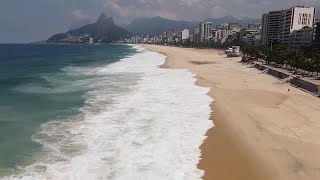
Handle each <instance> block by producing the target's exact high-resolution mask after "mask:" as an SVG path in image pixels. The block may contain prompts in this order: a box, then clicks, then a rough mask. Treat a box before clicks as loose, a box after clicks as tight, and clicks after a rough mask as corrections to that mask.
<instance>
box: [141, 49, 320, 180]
mask: <svg viewBox="0 0 320 180" xmlns="http://www.w3.org/2000/svg"><path fill="white" fill-rule="evenodd" d="M143 46H144V47H145V48H147V49H149V50H151V51H155V52H158V53H161V54H164V55H166V57H167V58H166V62H165V63H164V65H162V66H161V67H162V68H173V69H180V68H185V69H189V70H190V71H191V72H192V73H194V74H197V76H196V79H197V82H196V85H198V86H204V87H209V88H211V91H210V93H209V95H210V96H211V97H212V98H213V99H214V100H215V101H214V102H213V103H212V104H211V108H212V112H213V114H212V116H211V118H210V119H211V120H213V122H214V124H215V127H214V128H212V129H210V130H209V131H208V132H207V136H208V137H207V139H206V140H205V142H204V143H203V144H202V146H201V147H200V149H201V151H202V156H201V160H200V163H199V164H198V167H199V169H202V170H205V176H204V177H203V178H204V179H208V180H211V179H225V180H229V179H230V180H233V179H234V180H238V179H239V180H242V179H243V180H248V179H259V180H263V179H266V180H267V179H272V180H273V179H279V180H280V179H281V180H284V179H288V180H289V179H290V180H291V179H306V178H308V179H318V178H320V170H319V171H318V169H320V158H317V157H316V158H315V157H314V156H317V154H315V152H319V150H320V146H319V145H318V142H317V140H316V138H311V137H309V136H308V133H303V132H301V130H300V129H299V126H303V125H304V123H306V124H307V123H308V122H310V121H312V122H313V123H317V124H318V122H315V120H316V119H315V118H316V117H319V115H320V113H319V112H317V111H315V110H319V109H320V105H319V104H320V103H319V102H317V101H316V100H317V98H315V97H312V96H311V95H309V94H307V93H305V92H301V91H300V90H298V89H294V90H292V91H291V92H290V94H287V92H286V90H287V87H288V85H278V84H276V83H277V79H275V78H273V77H270V76H268V75H265V74H260V73H259V71H258V70H256V69H251V68H248V67H246V66H245V65H242V64H241V65H240V64H236V63H235V62H234V60H238V59H237V58H232V59H224V58H223V56H222V55H221V52H220V51H217V50H212V49H211V50H195V49H183V48H178V47H164V46H154V45H143ZM204 59H205V60H206V61H208V62H207V63H205V64H202V63H201V62H202V61H204ZM211 59H213V60H211ZM197 62H198V63H197ZM211 68H212V69H211ZM214 70H216V71H214ZM224 71H225V72H224ZM223 76H226V77H223ZM254 76H256V77H254ZM233 78H234V79H235V80H236V81H235V80H234V79H233ZM237 78H238V79H237ZM262 80H265V81H266V82H263V81H262ZM228 81H230V82H228ZM233 81H235V82H233ZM255 83H257V84H255ZM270 86H272V87H270ZM291 88H292V87H291ZM302 97H305V98H306V100H304V101H305V103H306V104H308V105H310V104H312V105H314V106H315V107H314V109H312V111H306V110H305V109H303V107H301V104H303V103H304V102H303V100H302V102H300V103H298V104H299V105H300V106H299V105H298V106H299V107H298V110H299V112H298V114H297V115H300V116H301V117H306V116H309V117H307V118H305V119H303V120H301V119H299V118H296V119H294V120H292V121H290V120H291V118H294V115H292V116H291V117H290V116H289V114H288V112H286V111H288V108H292V109H291V111H292V113H294V111H295V110H296V109H294V108H295V107H293V105H295V102H296V101H297V100H301V98H302ZM237 101H239V102H237ZM288 103H290V104H289V105H288ZM292 103H293V104H292ZM315 103H317V104H315ZM252 105H255V106H252ZM242 106H243V107H242ZM279 109H280V110H279ZM267 113H268V114H271V115H267V116H266V117H264V114H267ZM272 113H275V114H274V115H275V116H274V117H272ZM308 113H310V114H311V115H310V114H308ZM285 115H288V116H289V117H286V116H285ZM275 120H283V121H284V122H280V121H279V122H277V121H275ZM277 123H278V124H277ZM319 123H320V122H319ZM309 124H310V123H309ZM319 127H320V124H319ZM308 128H309V131H310V133H312V135H314V133H316V132H317V131H318V130H319V128H316V127H315V128H311V127H309V126H308ZM300 134H301V135H300ZM319 135H320V134H319ZM307 143H309V144H307ZM319 144H320V142H319ZM304 146H305V147H304ZM305 152H310V154H308V155H302V153H305Z"/></svg>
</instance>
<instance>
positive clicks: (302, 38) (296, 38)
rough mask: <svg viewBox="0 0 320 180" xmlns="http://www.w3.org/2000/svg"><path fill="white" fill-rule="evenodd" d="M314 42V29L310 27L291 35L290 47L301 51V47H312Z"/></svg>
mask: <svg viewBox="0 0 320 180" xmlns="http://www.w3.org/2000/svg"><path fill="white" fill-rule="evenodd" d="M312 40H313V28H310V27H308V26H306V27H304V28H302V29H300V30H296V31H293V32H292V33H290V35H289V46H290V47H292V48H294V49H299V48H301V47H310V46H311V45H312Z"/></svg>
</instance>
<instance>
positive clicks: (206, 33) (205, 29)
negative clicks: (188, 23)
mask: <svg viewBox="0 0 320 180" xmlns="http://www.w3.org/2000/svg"><path fill="white" fill-rule="evenodd" d="M211 36H212V34H211V22H202V23H200V42H201V43H204V42H206V40H208V39H209V38H210V37H211Z"/></svg>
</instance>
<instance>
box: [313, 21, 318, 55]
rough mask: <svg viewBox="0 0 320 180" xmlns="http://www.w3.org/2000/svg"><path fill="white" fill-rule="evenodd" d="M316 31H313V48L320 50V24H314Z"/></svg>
mask: <svg viewBox="0 0 320 180" xmlns="http://www.w3.org/2000/svg"><path fill="white" fill-rule="evenodd" d="M313 29H314V31H313V42H312V46H313V47H314V48H318V49H320V22H316V23H315V24H314V28H313Z"/></svg>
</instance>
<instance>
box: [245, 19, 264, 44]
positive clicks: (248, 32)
mask: <svg viewBox="0 0 320 180" xmlns="http://www.w3.org/2000/svg"><path fill="white" fill-rule="evenodd" d="M241 40H242V41H243V42H245V43H247V44H249V45H252V46H260V45H261V25H260V24H255V25H253V24H252V25H249V26H248V29H243V30H242V31H241Z"/></svg>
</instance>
